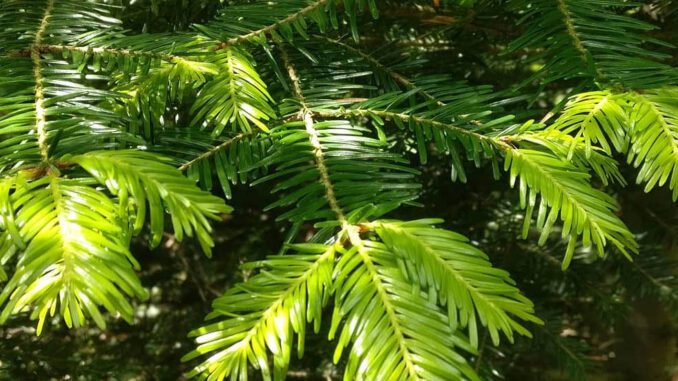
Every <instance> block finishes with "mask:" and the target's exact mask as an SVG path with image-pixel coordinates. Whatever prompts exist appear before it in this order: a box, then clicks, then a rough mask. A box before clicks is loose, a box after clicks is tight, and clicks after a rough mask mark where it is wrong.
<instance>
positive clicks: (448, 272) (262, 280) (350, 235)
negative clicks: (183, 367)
mask: <svg viewBox="0 0 678 381" xmlns="http://www.w3.org/2000/svg"><path fill="white" fill-rule="evenodd" d="M430 222H439V221H412V222H400V221H377V222H374V223H371V224H367V225H361V227H360V229H363V230H364V231H365V232H368V231H371V230H374V231H375V232H376V233H377V234H378V236H379V237H381V238H382V239H383V242H379V241H378V240H363V239H361V238H360V236H359V232H358V230H356V229H355V228H354V227H351V228H347V230H342V231H341V232H340V233H339V234H338V235H337V236H336V238H335V239H336V243H335V244H334V245H320V244H302V245H292V246H291V247H290V249H291V250H293V251H294V253H287V254H286V255H284V256H277V257H269V258H268V259H266V260H264V261H262V262H257V263H253V264H248V265H246V266H245V268H247V269H250V268H258V269H260V271H261V272H260V273H259V274H258V275H255V276H254V277H252V278H250V279H249V280H247V281H246V282H245V283H242V284H241V285H239V286H237V287H235V288H233V289H231V290H229V291H227V292H226V294H225V295H224V296H223V297H221V298H219V299H217V300H216V301H215V302H214V312H213V313H211V314H210V315H209V316H208V319H209V318H223V319H224V320H222V321H220V322H216V323H213V324H210V325H207V326H205V327H203V328H201V329H198V330H196V331H194V332H193V333H192V334H193V335H199V336H198V339H197V342H198V343H199V344H200V345H199V346H198V348H197V349H196V350H195V351H193V352H191V353H190V354H188V355H187V356H186V357H185V360H188V359H192V358H194V357H197V356H200V355H208V357H207V358H206V359H205V360H204V362H203V363H202V364H201V365H199V366H198V367H196V368H195V369H194V370H193V372H192V373H191V375H200V374H202V375H203V377H205V378H208V377H211V378H216V379H221V378H225V377H228V376H234V375H238V377H239V378H240V379H246V377H247V375H246V374H245V373H244V372H245V371H246V369H247V366H246V365H247V361H250V363H251V364H252V365H254V366H255V367H256V368H259V369H260V370H261V372H262V375H263V377H264V378H265V379H270V378H271V374H273V375H274V377H273V378H274V379H281V378H282V377H283V375H284V374H285V371H286V370H287V367H288V366H289V361H290V356H291V352H292V349H293V348H292V346H293V345H294V344H296V346H297V351H298V353H299V355H300V356H301V355H303V350H304V344H303V340H304V336H305V334H306V333H305V327H306V324H307V323H312V324H313V326H314V330H315V331H316V332H317V331H318V330H319V328H320V323H321V316H322V311H321V308H322V307H324V306H325V305H326V304H327V302H328V301H329V298H330V297H331V296H334V298H335V299H334V300H335V302H334V306H335V310H334V314H333V317H332V324H331V330H330V339H332V338H334V337H336V338H337V347H336V350H335V356H334V361H335V362H338V361H339V360H340V359H341V357H342V354H343V353H344V351H346V350H348V352H349V354H348V364H347V366H346V371H345V374H344V377H345V378H346V379H354V378H360V379H363V378H364V379H381V378H382V377H393V378H396V379H413V380H449V379H458V378H464V377H465V378H468V379H477V376H476V375H475V372H474V371H473V370H472V368H471V367H470V366H469V365H468V364H467V363H466V360H465V359H464V357H462V356H461V355H460V354H459V353H457V352H456V348H458V349H461V350H463V351H466V352H471V353H472V352H474V351H475V349H474V348H475V347H477V345H478V343H477V337H476V335H477V333H476V332H475V330H476V328H475V324H476V312H475V310H477V314H478V315H479V316H480V321H481V322H482V324H483V325H488V327H489V328H490V330H491V332H493V333H492V335H493V336H495V335H496V334H497V330H502V331H503V332H504V333H505V334H506V335H507V336H509V337H510V338H512V337H513V334H514V332H515V333H519V334H525V335H529V333H528V332H527V331H526V330H525V328H523V327H522V326H521V325H520V324H519V323H517V322H516V321H515V320H514V318H513V317H509V315H508V314H509V313H510V314H514V315H515V316H516V317H517V318H519V319H524V320H528V321H533V322H540V321H539V319H538V318H536V317H535V316H534V311H533V307H532V303H531V302H530V301H528V300H527V299H526V298H525V297H523V296H522V295H520V294H519V291H518V290H517V289H516V288H515V287H513V285H512V283H513V281H512V280H511V279H510V278H509V277H508V274H506V273H505V272H503V271H501V270H498V269H494V268H492V266H491V264H490V263H489V262H488V261H487V257H486V256H485V254H483V253H482V252H480V251H479V250H478V249H476V248H474V247H472V246H470V245H469V244H468V243H466V242H465V239H464V238H463V237H461V236H459V235H457V234H455V233H452V232H449V231H445V230H440V229H435V228H433V227H431V226H430ZM344 245H346V246H348V247H344ZM429 255H431V256H430V257H429ZM335 259H336V260H335ZM403 262H404V263H405V264H404V266H403V265H402V263H403ZM419 264H421V265H423V268H418V267H419ZM433 267H435V268H436V270H433ZM429 274H430V275H429ZM422 276H426V277H430V278H431V279H430V280H424V279H422V278H421V277H422ZM418 278H419V282H420V287H412V281H413V280H416V279H418ZM436 295H438V297H436ZM445 304H447V306H448V308H447V309H444V308H443V306H444V305H445ZM422 308H425V309H426V311H427V314H425V315H423V314H421V309H422ZM458 325H462V326H465V325H469V327H472V335H473V337H474V338H472V339H471V341H469V339H467V338H466V337H465V336H463V335H462V334H461V333H460V332H458V331H457V330H456V327H457V326H458ZM295 334H296V335H297V340H296V343H295V340H294V335H295ZM497 340H498V339H497ZM368 343H369V344H368ZM349 348H350V349H349ZM267 352H270V353H271V354H272V355H273V364H274V371H273V372H271V370H270V369H269V366H268V364H269V359H268V357H269V356H268V354H267Z"/></svg>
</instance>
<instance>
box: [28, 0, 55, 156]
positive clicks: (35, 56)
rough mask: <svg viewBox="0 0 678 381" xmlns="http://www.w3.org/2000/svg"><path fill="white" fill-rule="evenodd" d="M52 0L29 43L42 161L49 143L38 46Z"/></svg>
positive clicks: (51, 6)
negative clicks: (31, 42) (31, 41)
mask: <svg viewBox="0 0 678 381" xmlns="http://www.w3.org/2000/svg"><path fill="white" fill-rule="evenodd" d="M54 1H55V0H49V1H48V3H47V6H46V7H45V13H44V15H43V16H42V20H41V21H40V26H39V27H38V30H37V31H36V32H35V39H34V40H33V44H32V45H31V48H30V51H31V61H32V62H33V76H34V78H35V133H36V134H37V135H38V147H39V149H40V157H41V158H42V162H43V163H47V161H48V160H49V145H48V143H47V116H46V110H45V94H44V86H45V85H44V78H43V76H42V61H41V57H40V49H39V46H40V45H41V44H42V38H43V34H44V33H45V30H46V29H47V24H48V23H49V18H50V16H51V14H52V11H53V10H54Z"/></svg>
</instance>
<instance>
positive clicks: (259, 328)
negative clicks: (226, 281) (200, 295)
mask: <svg viewBox="0 0 678 381" xmlns="http://www.w3.org/2000/svg"><path fill="white" fill-rule="evenodd" d="M290 249H292V250H294V251H295V253H294V254H292V253H289V254H287V255H285V256H276V257H269V258H268V259H266V260H264V261H261V262H257V263H252V264H250V265H248V268H258V269H261V271H262V272H261V273H260V274H258V275H256V276H254V277H252V278H250V279H249V280H248V281H247V282H245V283H243V284H241V285H239V286H238V287H235V288H232V289H230V290H229V291H227V292H226V293H225V294H224V295H223V296H222V297H220V298H219V299H217V300H215V301H214V304H213V308H214V311H213V312H212V313H211V314H210V315H209V316H208V318H216V317H224V318H226V319H227V320H223V321H221V322H217V323H214V324H211V325H208V326H205V327H202V328H199V329H196V330H195V331H193V332H191V336H197V339H196V341H197V342H198V343H199V344H200V345H199V346H198V347H197V348H196V349H195V350H194V351H193V352H191V353H189V354H187V355H186V356H184V360H190V359H192V358H195V357H197V356H200V355H204V354H210V357H209V358H208V359H207V360H205V361H204V362H203V363H202V364H201V365H199V366H197V367H196V368H195V369H194V370H193V371H192V372H191V373H189V377H191V376H199V375H204V376H205V378H206V377H207V375H211V376H212V377H214V378H217V379H223V378H225V377H228V376H232V377H237V378H239V379H247V372H248V363H251V364H252V365H253V366H255V367H256V368H258V369H260V370H261V373H262V375H263V376H264V377H265V378H267V379H270V377H271V374H272V373H273V374H274V375H275V379H276V380H279V379H283V378H284V377H285V373H286V372H287V367H288V366H289V363H290V356H291V354H292V347H293V345H295V344H296V345H297V353H298V354H299V356H300V357H301V356H303V354H304V337H305V335H306V325H307V323H313V325H314V327H315V331H316V332H318V329H319V328H320V321H321V317H322V307H323V306H325V304H327V301H328V298H329V295H330V291H331V289H332V272H333V268H334V256H335V253H336V250H337V247H334V246H332V245H320V244H303V245H294V246H292V247H290ZM234 317H237V318H234ZM295 334H296V335H297V340H295V339H294V335H295ZM269 351H270V353H272V354H273V365H274V367H273V372H271V370H270V366H269V360H268V352H269ZM212 352H216V353H212Z"/></svg>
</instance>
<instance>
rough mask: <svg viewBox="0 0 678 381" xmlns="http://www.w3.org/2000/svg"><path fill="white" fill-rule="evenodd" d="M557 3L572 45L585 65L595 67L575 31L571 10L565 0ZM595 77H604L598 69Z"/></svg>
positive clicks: (558, 0)
mask: <svg viewBox="0 0 678 381" xmlns="http://www.w3.org/2000/svg"><path fill="white" fill-rule="evenodd" d="M556 2H557V3H558V11H559V12H560V13H561V14H562V15H563V22H564V23H565V29H566V30H567V35H568V36H570V40H572V45H574V48H575V50H577V52H578V53H579V56H580V57H581V60H582V61H583V62H584V64H585V65H588V64H589V63H591V64H592V65H593V66H595V65H594V63H593V62H589V61H590V59H589V52H588V50H586V48H585V47H584V44H583V43H582V41H581V39H580V38H579V34H578V33H577V30H576V29H575V26H574V21H573V20H572V16H571V14H570V9H569V7H568V6H567V4H566V3H565V0H556ZM595 75H596V78H598V79H600V78H602V77H603V74H602V73H601V72H600V71H599V70H598V68H596V69H595Z"/></svg>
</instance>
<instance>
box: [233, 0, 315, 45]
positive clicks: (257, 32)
mask: <svg viewBox="0 0 678 381" xmlns="http://www.w3.org/2000/svg"><path fill="white" fill-rule="evenodd" d="M327 2H328V0H319V1H316V2H315V3H313V4H311V5H309V6H307V7H305V8H303V9H301V10H299V11H298V12H295V13H292V14H291V15H289V16H287V17H285V18H284V19H282V20H280V21H277V22H276V23H274V24H271V25H269V26H266V27H264V28H261V29H257V30H254V31H252V32H250V33H247V34H243V35H242V36H238V37H233V38H229V39H227V40H225V41H223V43H222V44H221V46H220V48H222V49H224V48H227V47H230V46H233V45H237V44H240V43H242V42H247V41H250V40H252V39H254V38H256V37H257V36H260V35H262V34H268V33H271V32H273V31H274V30H276V29H278V28H279V27H280V26H281V25H284V24H287V23H290V22H293V21H295V20H296V19H298V18H299V17H304V16H306V15H307V14H309V13H311V12H313V11H315V10H316V9H318V8H319V7H322V6H323V5H325V4H327Z"/></svg>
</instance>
